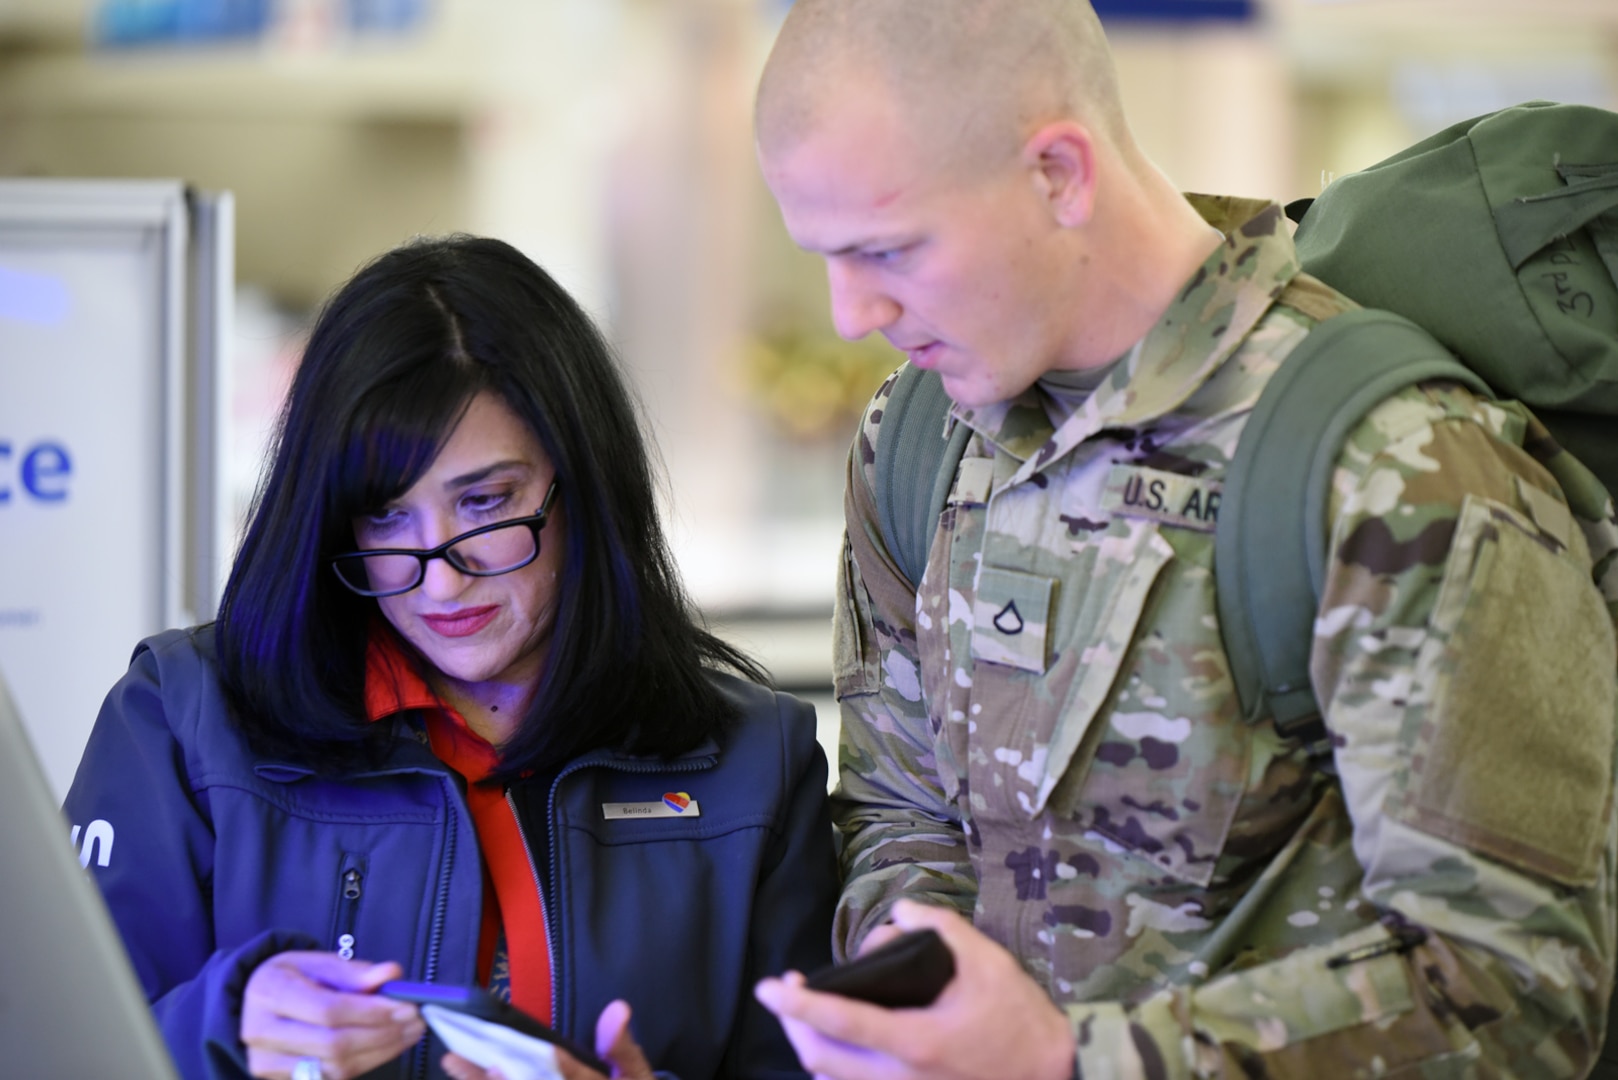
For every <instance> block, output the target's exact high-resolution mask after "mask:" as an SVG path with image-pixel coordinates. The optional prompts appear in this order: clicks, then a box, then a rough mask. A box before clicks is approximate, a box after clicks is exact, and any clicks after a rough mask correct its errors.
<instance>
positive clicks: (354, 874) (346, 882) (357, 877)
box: [331, 852, 366, 960]
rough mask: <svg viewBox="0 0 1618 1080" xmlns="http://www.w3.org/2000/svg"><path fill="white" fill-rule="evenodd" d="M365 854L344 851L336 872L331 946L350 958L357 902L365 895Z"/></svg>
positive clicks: (354, 942)
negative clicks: (334, 911) (335, 906)
mask: <svg viewBox="0 0 1618 1080" xmlns="http://www.w3.org/2000/svg"><path fill="white" fill-rule="evenodd" d="M365 864H366V860H365V856H363V855H358V854H355V853H353V852H344V853H343V861H342V864H341V866H340V867H339V869H338V873H337V910H336V913H335V914H334V915H333V917H332V934H331V948H332V951H333V952H335V953H336V954H337V955H338V956H341V957H342V958H343V959H344V960H352V959H354V957H355V955H356V951H355V950H356V947H357V945H358V944H359V942H358V939H357V934H358V931H359V922H360V901H361V900H362V899H363V898H364V896H365Z"/></svg>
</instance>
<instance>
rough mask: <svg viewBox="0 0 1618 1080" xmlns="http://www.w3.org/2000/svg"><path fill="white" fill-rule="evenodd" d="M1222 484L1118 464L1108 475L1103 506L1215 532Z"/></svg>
mask: <svg viewBox="0 0 1618 1080" xmlns="http://www.w3.org/2000/svg"><path fill="white" fill-rule="evenodd" d="M1221 487H1222V485H1220V484H1218V483H1216V482H1214V481H1212V480H1199V479H1197V478H1196V477H1194V476H1182V475H1180V474H1179V473H1171V472H1163V471H1162V470H1160V469H1148V468H1146V467H1145V466H1142V465H1114V466H1113V467H1112V471H1111V472H1109V473H1108V474H1107V488H1106V490H1105V491H1104V492H1102V494H1101V507H1102V509H1104V510H1108V511H1111V512H1112V513H1114V514H1122V515H1124V516H1125V517H1137V518H1150V519H1151V520H1153V521H1160V522H1162V523H1163V524H1165V525H1177V526H1179V527H1180V528H1182V529H1195V530H1197V531H1198V532H1213V531H1214V528H1215V527H1216V526H1217V525H1218V524H1219V493H1220V490H1221Z"/></svg>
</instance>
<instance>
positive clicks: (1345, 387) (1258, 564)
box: [874, 102, 1618, 1077]
mask: <svg viewBox="0 0 1618 1080" xmlns="http://www.w3.org/2000/svg"><path fill="white" fill-rule="evenodd" d="M1287 211H1288V213H1289V215H1292V216H1293V217H1294V219H1295V220H1297V221H1298V230H1297V236H1296V243H1297V248H1298V255H1299V258H1300V259H1301V261H1302V264H1303V267H1304V269H1305V270H1307V271H1309V272H1310V273H1311V274H1313V275H1315V276H1316V277H1318V278H1320V279H1321V280H1323V281H1325V282H1326V283H1327V284H1328V285H1331V286H1333V287H1335V288H1337V289H1339V290H1341V291H1342V292H1344V293H1345V294H1347V295H1348V296H1350V297H1352V298H1353V299H1354V300H1356V301H1358V302H1360V303H1362V304H1365V305H1366V309H1365V310H1361V311H1351V312H1348V313H1346V314H1342V315H1337V316H1335V317H1332V318H1330V319H1327V320H1326V321H1324V322H1322V323H1321V324H1320V325H1319V326H1318V327H1317V328H1316V329H1315V330H1314V331H1312V332H1311V333H1310V334H1309V335H1308V336H1307V337H1306V338H1305V339H1304V341H1303V342H1302V343H1301V344H1300V345H1299V346H1298V347H1297V348H1296V349H1294V350H1293V352H1292V354H1291V355H1290V356H1289V357H1287V359H1286V360H1285V361H1284V362H1283V363H1282V365H1281V367H1280V368H1279V370H1278V371H1277V372H1276V373H1275V375H1274V376H1272V377H1271V379H1270V381H1269V383H1268V384H1267V385H1266V387H1265V389H1264V391H1263V393H1262V394H1261V396H1260V398H1259V401H1258V403H1257V405H1256V406H1255V407H1254V409H1253V412H1252V415H1251V416H1250V417H1249V418H1248V421H1247V425H1246V427H1245V428H1244V430H1243V433H1242V437H1241V440H1240V442H1239V444H1238V446H1237V451H1236V455H1235V457H1234V459H1233V460H1232V462H1231V466H1230V469H1229V471H1228V472H1227V474H1226V477H1225V481H1224V493H1223V496H1222V499H1221V502H1220V509H1219V521H1218V525H1217V528H1216V531H1215V534H1214V567H1215V574H1216V578H1217V581H1218V597H1217V603H1218V606H1219V621H1220V628H1221V631H1222V633H1223V636H1224V639H1225V648H1226V653H1227V656H1228V659H1229V662H1230V668H1231V674H1232V677H1233V679H1234V681H1235V684H1236V690H1237V694H1238V696H1239V698H1240V701H1241V705H1242V710H1243V712H1244V714H1246V715H1247V716H1249V717H1258V716H1263V715H1266V714H1273V715H1274V717H1275V720H1276V725H1277V727H1279V728H1280V729H1281V730H1282V731H1283V732H1284V733H1287V734H1296V735H1298V736H1300V737H1302V738H1304V739H1305V740H1306V741H1309V742H1310V743H1311V744H1312V745H1314V746H1315V747H1316V748H1322V747H1324V746H1325V734H1326V733H1325V728H1324V726H1323V724H1322V723H1321V720H1320V716H1319V709H1318V706H1317V705H1316V703H1315V700H1314V692H1313V690H1312V689H1311V687H1310V683H1309V667H1308V661H1309V649H1310V645H1311V643H1312V640H1313V627H1314V619H1315V611H1316V607H1317V605H1318V598H1319V594H1320V588H1321V584H1322V581H1323V579H1324V575H1325V556H1326V526H1327V521H1326V509H1327V506H1326V503H1327V497H1328V495H1329V493H1330V490H1331V473H1332V470H1333V468H1334V466H1335V464H1336V460H1337V456H1338V453H1339V451H1340V450H1341V448H1342V444H1343V440H1344V439H1345V438H1346V437H1347V435H1348V433H1349V431H1351V430H1352V429H1353V428H1354V426H1355V425H1356V424H1358V423H1359V421H1360V420H1361V419H1362V418H1363V417H1364V416H1365V415H1366V413H1367V412H1368V411H1369V410H1370V409H1371V408H1372V407H1374V406H1375V405H1376V404H1377V403H1378V402H1380V401H1382V400H1383V399H1385V398H1387V397H1388V396H1389V395H1390V394H1393V393H1394V392H1396V391H1398V390H1400V389H1403V388H1404V387H1406V386H1409V385H1411V384H1413V383H1416V382H1422V381H1427V380H1430V379H1438V378H1442V379H1451V380H1454V381H1457V382H1460V383H1463V384H1465V385H1467V386H1470V387H1471V388H1473V389H1474V390H1475V391H1477V392H1479V393H1482V394H1484V395H1487V396H1490V397H1493V396H1495V395H1496V394H1498V395H1499V396H1500V397H1503V398H1514V399H1517V400H1519V401H1522V402H1524V403H1525V404H1527V405H1529V406H1530V407H1531V408H1532V409H1533V411H1534V413H1535V415H1536V416H1538V417H1539V418H1540V419H1541V420H1542V421H1543V422H1544V423H1545V425H1546V426H1547V427H1548V428H1549V429H1550V431H1551V432H1552V434H1553V436H1554V437H1555V439H1556V441H1557V442H1558V443H1559V444H1560V447H1556V446H1550V447H1545V446H1537V447H1530V450H1532V451H1533V452H1534V453H1535V454H1536V456H1537V457H1538V458H1539V459H1540V460H1541V463H1542V464H1544V465H1545V466H1546V468H1547V469H1549V470H1550V471H1551V473H1552V474H1553V475H1554V476H1555V477H1556V479H1557V481H1558V483H1560V484H1561V486H1562V489H1563V492H1564V493H1565V494H1566V496H1567V498H1568V501H1569V502H1570V503H1571V504H1572V505H1573V507H1574V508H1575V509H1576V510H1577V511H1578V512H1579V513H1580V514H1581V515H1584V516H1586V517H1598V516H1599V514H1600V511H1601V508H1602V506H1603V504H1604V502H1605V499H1606V492H1607V491H1608V490H1612V491H1618V114H1615V113H1612V112H1608V111H1605V110H1602V109H1595V108H1588V107H1585V106H1577V105H1554V104H1550V103H1547V102H1531V103H1529V104H1526V105H1521V106H1517V107H1515V108H1511V109H1505V110H1502V111H1500V112H1497V113H1492V114H1490V115H1487V116H1484V117H1480V118H1478V119H1476V120H1470V121H1467V122H1465V123H1461V124H1457V125H1455V126H1454V127H1451V128H1449V129H1447V130H1445V131H1442V132H1440V133H1439V134H1437V135H1434V136H1433V137H1431V138H1429V139H1426V140H1424V141H1422V142H1419V143H1417V144H1415V145H1414V146H1412V147H1410V148H1409V149H1407V150H1405V151H1404V152H1402V153H1400V154H1396V155H1395V156H1393V157H1391V158H1388V159H1387V160H1386V161H1383V162H1381V163H1379V164H1377V165H1373V166H1371V167H1370V168H1368V169H1366V170H1364V171H1363V172H1359V173H1353V174H1351V175H1347V176H1344V177H1342V178H1340V179H1338V180H1336V181H1335V182H1333V183H1332V184H1331V185H1330V186H1328V187H1327V188H1326V190H1325V191H1324V192H1322V193H1321V195H1320V197H1319V198H1318V199H1315V200H1313V202H1312V203H1310V202H1300V203H1294V204H1293V205H1291V206H1289V207H1288V208H1287ZM1434 339H1436V340H1434ZM1457 357H1459V359H1457ZM949 407H950V405H949V399H948V398H947V397H946V396H945V394H944V390H943V384H942V383H941V382H940V381H939V379H938V378H937V376H935V375H932V374H930V373H926V372H922V371H920V370H919V369H916V368H913V367H910V366H908V365H907V366H906V367H904V368H902V369H901V371H900V374H899V376H898V378H897V380H896V381H895V383H894V385H893V387H892V390H891V394H890V397H889V399H888V401H887V403H886V404H885V406H884V410H883V420H882V438H881V439H880V440H879V441H878V443H877V454H876V461H875V478H874V486H875V497H876V504H877V508H878V515H879V523H878V524H879V526H880V528H881V530H882V535H883V538H884V540H885V541H886V543H887V548H888V551H889V552H890V553H891V554H892V556H893V558H894V560H895V562H896V563H897V565H898V566H899V568H900V569H901V570H902V571H903V572H904V573H905V575H906V576H907V577H908V578H909V579H910V581H912V582H919V581H920V580H921V572H922V569H923V568H924V566H925V565H926V560H927V550H928V547H929V546H930V544H931V540H932V536H933V533H934V532H935V531H936V530H937V527H938V518H939V515H940V514H941V513H942V511H943V508H944V503H945V500H946V499H947V498H948V495H949V491H950V488H951V486H952V484H953V481H954V477H955V469H956V464H957V463H958V462H959V460H960V457H961V454H962V452H963V450H964V448H965V446H966V440H967V438H968V436H969V434H970V432H969V431H968V430H967V428H966V425H964V424H957V425H955V427H954V429H953V434H952V435H951V437H950V439H949V440H948V441H947V442H946V440H945V439H943V438H941V437H940V432H942V431H943V430H944V423H943V420H944V416H945V414H946V413H947V412H948V410H949ZM1563 448H1565V450H1566V451H1571V452H1572V453H1568V452H1564V451H1563ZM1300 451H1307V452H1302V453H1300ZM1575 455H1576V456H1575ZM1586 466H1588V467H1586ZM1592 470H1593V472H1592ZM1614 1008H1615V1011H1618V998H1615V1001H1614ZM1608 1026H1609V1031H1612V1030H1614V1029H1618V1015H1615V1016H1612V1017H1610V1018H1609V1025H1608ZM1615 1042H1618V1039H1609V1040H1608V1048H1607V1049H1604V1050H1603V1055H1602V1061H1601V1063H1600V1064H1599V1065H1598V1066H1597V1069H1596V1072H1595V1073H1594V1074H1592V1075H1595V1076H1601V1077H1618V1046H1614V1045H1613V1044H1614V1043H1615ZM1608 1055H1612V1056H1611V1057H1610V1058H1609V1056H1608Z"/></svg>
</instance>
